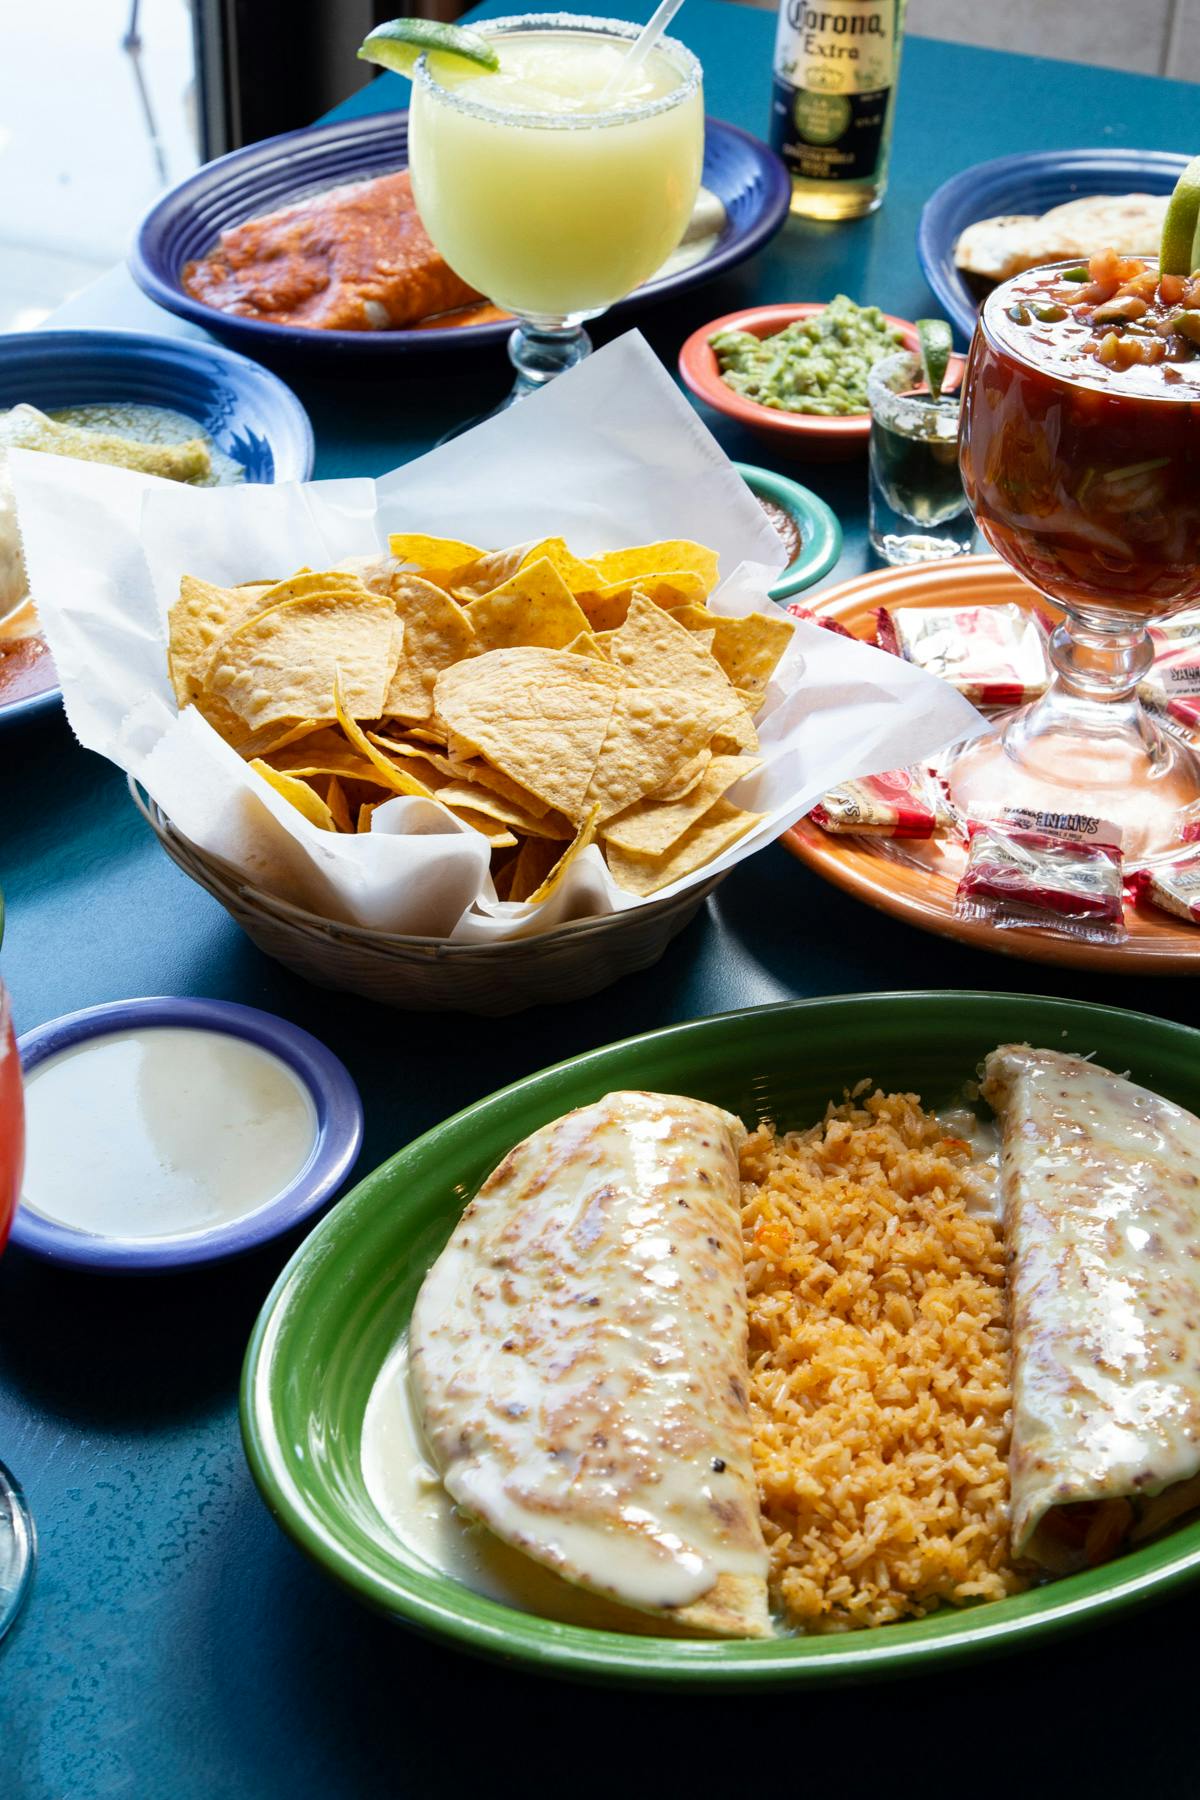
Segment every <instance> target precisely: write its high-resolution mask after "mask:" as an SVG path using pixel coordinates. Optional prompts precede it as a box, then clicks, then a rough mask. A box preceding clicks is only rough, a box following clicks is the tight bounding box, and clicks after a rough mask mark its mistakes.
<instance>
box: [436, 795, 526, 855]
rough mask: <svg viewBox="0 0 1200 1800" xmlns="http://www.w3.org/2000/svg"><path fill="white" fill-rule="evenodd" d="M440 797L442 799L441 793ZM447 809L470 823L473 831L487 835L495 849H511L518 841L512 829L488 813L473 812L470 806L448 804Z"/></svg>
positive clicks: (456, 816)
mask: <svg viewBox="0 0 1200 1800" xmlns="http://www.w3.org/2000/svg"><path fill="white" fill-rule="evenodd" d="M438 798H439V799H441V795H440V794H439V796H438ZM442 804H443V805H445V802H444V801H443V802H442ZM446 811H447V812H448V813H451V814H452V815H453V817H454V818H456V819H461V820H462V822H463V824H464V825H469V826H470V827H471V829H472V831H477V832H478V833H479V835H480V837H485V838H486V839H487V841H488V843H489V844H490V845H491V846H492V849H493V850H508V849H511V848H512V846H513V845H514V844H515V843H516V841H517V840H516V838H515V837H514V836H513V834H512V832H511V831H509V830H508V829H507V828H506V827H505V826H503V825H501V824H500V823H499V822H498V821H497V820H496V819H493V818H491V817H490V816H489V815H488V814H487V813H481V812H473V811H472V809H471V808H470V807H469V806H446Z"/></svg>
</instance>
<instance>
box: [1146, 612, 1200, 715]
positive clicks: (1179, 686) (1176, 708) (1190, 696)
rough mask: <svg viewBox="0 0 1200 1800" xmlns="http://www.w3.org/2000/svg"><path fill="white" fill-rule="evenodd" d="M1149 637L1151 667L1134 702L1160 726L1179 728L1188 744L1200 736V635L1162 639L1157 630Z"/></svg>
mask: <svg viewBox="0 0 1200 1800" xmlns="http://www.w3.org/2000/svg"><path fill="white" fill-rule="evenodd" d="M1186 616H1187V615H1185V617H1186ZM1167 623H1168V625H1169V624H1170V623H1171V621H1170V620H1168V622H1167ZM1150 635H1151V639H1152V641H1153V642H1154V648H1155V657H1154V663H1153V666H1152V668H1151V669H1150V672H1149V674H1147V675H1146V676H1145V677H1144V679H1143V680H1142V681H1140V682H1139V683H1138V698H1139V699H1140V700H1141V702H1142V704H1143V705H1144V706H1146V707H1147V708H1148V709H1149V710H1150V712H1152V713H1153V714H1154V715H1155V717H1156V718H1157V719H1158V720H1159V723H1160V724H1162V725H1164V726H1167V727H1169V726H1170V725H1175V726H1180V727H1182V732H1181V733H1180V734H1179V735H1182V736H1184V737H1185V739H1186V740H1188V741H1190V738H1191V734H1192V733H1193V732H1200V635H1198V636H1197V637H1188V636H1182V637H1179V638H1174V639H1163V638H1160V637H1159V634H1158V629H1157V628H1155V629H1154V630H1152V631H1151V634H1150Z"/></svg>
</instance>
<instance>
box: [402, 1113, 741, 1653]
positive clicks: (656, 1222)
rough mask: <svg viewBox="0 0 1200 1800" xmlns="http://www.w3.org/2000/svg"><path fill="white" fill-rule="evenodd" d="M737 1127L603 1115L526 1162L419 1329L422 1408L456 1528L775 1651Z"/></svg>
mask: <svg viewBox="0 0 1200 1800" xmlns="http://www.w3.org/2000/svg"><path fill="white" fill-rule="evenodd" d="M743 1137H744V1131H743V1128H742V1126H741V1123H740V1122H739V1121H738V1120H737V1119H735V1118H733V1117H732V1116H731V1115H730V1114H728V1113H725V1112H722V1111H720V1110H719V1109H718V1108H717V1107H715V1106H710V1105H708V1104H706V1103H705V1102H703V1101H698V1100H690V1099H686V1098H684V1097H682V1096H678V1095H671V1094H650V1093H616V1094H609V1095H607V1096H606V1097H605V1098H604V1099H602V1100H599V1101H597V1102H596V1103H595V1104H594V1105H592V1106H586V1107H583V1108H582V1109H580V1110H579V1111H577V1112H573V1113H568V1114H567V1115H566V1116H565V1117H563V1118H561V1119H556V1120H555V1121H553V1123H551V1124H549V1125H546V1126H544V1127H543V1128H542V1129H541V1130H540V1131H536V1132H534V1134H533V1135H532V1137H529V1138H527V1139H526V1140H525V1141H524V1142H523V1143H521V1144H518V1145H517V1147H516V1149H514V1150H513V1151H512V1152H511V1153H510V1154H509V1155H508V1156H507V1157H506V1158H505V1159H504V1161H503V1162H502V1163H501V1164H500V1166H499V1168H498V1169H496V1170H495V1172H494V1173H493V1174H492V1175H491V1176H490V1177H489V1178H488V1180H487V1181H486V1182H485V1183H484V1184H483V1187H482V1188H481V1189H480V1191H479V1193H478V1194H477V1196H476V1197H475V1199H474V1200H473V1201H472V1202H471V1203H470V1205H469V1206H468V1207H467V1209H466V1211H465V1213H464V1214H463V1217H462V1219H461V1221H460V1223H459V1225H458V1226H457V1228H456V1230H455V1232H454V1235H453V1236H452V1237H451V1239H450V1242H449V1243H448V1244H447V1246H446V1248H445V1250H444V1251H443V1252H442V1254H441V1256H440V1257H439V1258H438V1260H437V1262H436V1263H435V1264H434V1266H433V1268H432V1269H431V1270H430V1271H429V1274H428V1275H427V1276H426V1279H425V1282H424V1285H423V1286H422V1288H421V1292H420V1294H419V1296H418V1298H417V1303H416V1306H415V1308H414V1311H413V1317H412V1327H411V1334H410V1340H409V1342H410V1357H411V1364H410V1366H411V1371H412V1382H413V1391H414V1397H415V1400H416V1404H417V1409H418V1412H419V1414H420V1417H421V1420H422V1424H423V1428H424V1431H425V1434H426V1437H427V1439H428V1442H429V1445H430V1447H431V1449H432V1451H433V1453H434V1456H435V1457H436V1460H437V1463H438V1466H439V1470H440V1473H441V1477H442V1480H443V1483H444V1485H445V1487H446V1489H447V1490H448V1492H449V1493H450V1495H451V1496H452V1498H453V1499H454V1500H455V1501H457V1502H458V1504H459V1505H460V1506H461V1507H463V1508H464V1509H465V1510H466V1511H468V1512H469V1513H471V1514H473V1515H474V1516H476V1517H478V1518H479V1519H481V1520H483V1522H484V1523H485V1524H486V1525H488V1526H489V1527H490V1528H491V1530H492V1531H493V1532H495V1533H496V1534H497V1535H498V1536H499V1537H501V1538H503V1539H505V1540H506V1541H507V1542H508V1543H510V1544H513V1545H515V1546H516V1547H517V1548H518V1549H520V1550H522V1551H524V1552H525V1553H526V1554H527V1555H528V1556H530V1557H533V1558H534V1559H536V1560H537V1561H538V1562H540V1563H543V1564H545V1565H546V1566H547V1567H549V1568H551V1569H553V1570H555V1571H556V1572H557V1573H558V1574H559V1575H561V1576H563V1577H564V1578H565V1579H566V1580H567V1581H570V1582H574V1583H577V1584H578V1585H579V1586H581V1587H584V1588H589V1589H591V1590H593V1591H594V1592H596V1593H600V1594H604V1595H606V1596H607V1597H609V1598H610V1599H612V1600H615V1601H618V1602H619V1603H621V1604H623V1605H625V1606H630V1607H635V1608H637V1609H639V1610H640V1611H643V1612H647V1613H653V1614H658V1615H661V1616H663V1617H664V1618H669V1619H670V1620H672V1621H674V1622H675V1623H677V1624H680V1625H683V1626H686V1627H690V1628H692V1629H693V1630H696V1631H701V1632H707V1633H710V1634H715V1635H730V1636H750V1637H760V1636H766V1635H768V1634H769V1632H770V1629H771V1627H770V1621H769V1617H768V1612H767V1584H766V1574H767V1557H766V1550H765V1547H764V1544H763V1537H762V1530H761V1526H760V1523H759V1515H758V1499H757V1490H756V1485H755V1479H754V1472H753V1468H752V1464H751V1450H750V1417H749V1411H748V1402H747V1385H748V1376H747V1364H746V1333H747V1328H746V1290H745V1278H744V1274H743V1262H742V1247H741V1228H740V1215H739V1185H738V1162H737V1151H738V1147H739V1145H740V1143H741V1141H742V1138H743Z"/></svg>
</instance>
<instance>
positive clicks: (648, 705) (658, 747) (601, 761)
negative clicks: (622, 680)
mask: <svg viewBox="0 0 1200 1800" xmlns="http://www.w3.org/2000/svg"><path fill="white" fill-rule="evenodd" d="M576 660H578V661H582V658H577V659H576ZM584 667H586V668H590V669H594V668H599V667H600V665H599V664H598V663H585V664H584ZM717 710H719V709H717ZM714 723H715V720H714V707H713V704H712V702H711V701H709V700H707V699H706V697H705V696H704V695H697V694H694V693H691V692H689V691H688V690H686V689H684V688H678V687H627V688H624V689H623V690H622V691H621V693H620V694H619V695H618V696H617V703H616V705H615V706H614V708H613V711H612V716H611V719H610V721H609V726H608V730H607V732H606V733H605V737H604V743H603V745H602V746H601V749H600V754H599V756H598V757H597V759H596V766H595V769H594V771H593V773H592V778H591V780H590V782H589V784H588V788H587V793H586V796H585V799H584V808H585V809H586V808H589V807H593V806H595V807H598V808H599V818H600V821H601V823H603V822H604V820H606V819H611V818H613V817H614V816H615V815H616V814H617V813H619V812H624V811H625V808H626V807H627V806H632V805H633V803H634V801H635V800H641V799H642V798H643V796H644V795H646V794H652V793H653V792H654V790H655V789H656V788H660V787H661V786H662V784H663V782H664V781H669V780H670V778H671V777H672V776H673V775H674V774H675V773H676V772H677V770H678V769H679V768H680V766H681V765H682V764H683V763H685V762H688V761H689V760H690V759H691V758H692V757H694V756H695V755H696V753H697V751H699V750H702V749H703V748H704V746H705V745H706V744H707V743H708V740H709V739H710V738H711V736H712V734H713V728H714ZM562 810H563V811H564V812H566V813H567V815H568V817H570V816H571V815H570V812H569V809H568V808H567V807H565V806H564V807H563V809H562ZM580 816H582V813H581V814H580Z"/></svg>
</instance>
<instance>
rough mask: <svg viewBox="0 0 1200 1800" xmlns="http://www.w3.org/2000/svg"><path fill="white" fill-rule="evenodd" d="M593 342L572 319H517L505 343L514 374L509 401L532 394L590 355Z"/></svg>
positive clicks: (576, 321)
mask: <svg viewBox="0 0 1200 1800" xmlns="http://www.w3.org/2000/svg"><path fill="white" fill-rule="evenodd" d="M591 348H592V340H591V339H590V338H589V337H588V334H587V332H586V331H585V330H584V329H583V326H582V325H581V324H580V323H579V321H578V320H577V319H576V320H572V319H555V320H548V319H518V321H517V328H516V330H515V331H514V332H513V334H512V336H511V337H510V338H509V340H508V357H509V361H510V362H511V363H512V365H513V368H514V369H515V370H516V371H517V380H516V385H515V386H514V388H513V393H512V398H513V399H514V400H516V399H520V398H522V397H523V396H524V395H526V394H535V393H536V392H537V391H538V389H539V388H543V387H545V385H546V383H547V382H548V381H553V380H554V378H555V376H556V375H562V374H565V373H566V371H567V370H568V369H573V368H574V367H575V364H576V363H578V362H582V361H583V359H584V357H585V356H588V355H589V354H590V353H591Z"/></svg>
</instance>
